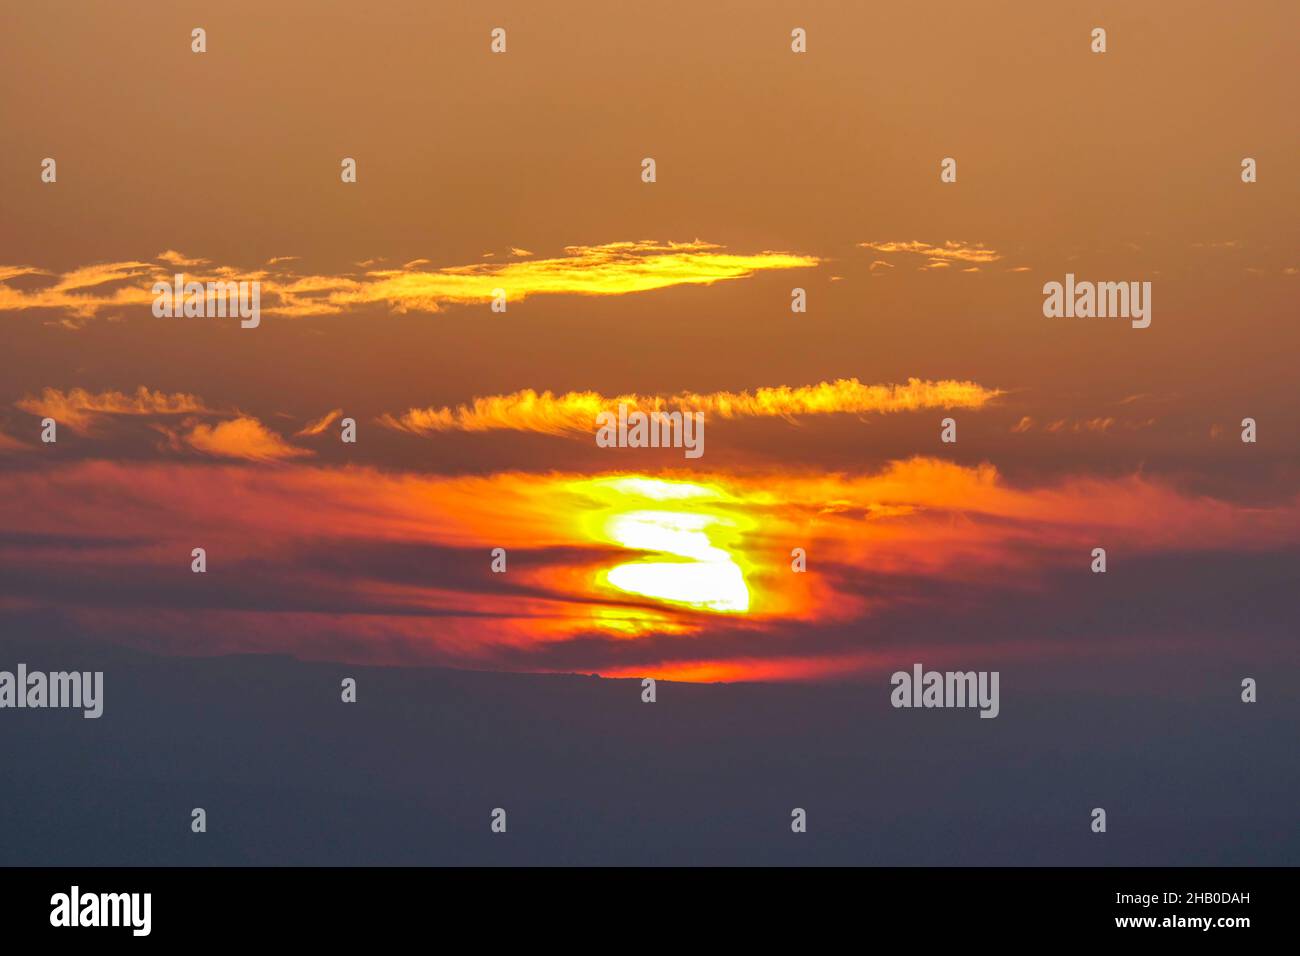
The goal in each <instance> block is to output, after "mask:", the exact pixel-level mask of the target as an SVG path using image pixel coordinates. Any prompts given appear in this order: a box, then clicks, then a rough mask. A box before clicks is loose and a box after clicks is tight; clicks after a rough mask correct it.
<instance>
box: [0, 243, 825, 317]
mask: <svg viewBox="0 0 1300 956" xmlns="http://www.w3.org/2000/svg"><path fill="white" fill-rule="evenodd" d="M513 251H514V252H517V253H519V254H524V253H525V252H526V251H525V250H513ZM529 255H531V254H529ZM294 261H296V257H293V256H276V257H272V258H271V259H270V260H268V262H267V268H265V269H259V270H252V271H246V270H241V269H238V268H236V267H234V266H215V265H212V264H211V263H210V262H209V261H208V260H206V259H201V258H194V257H189V256H186V255H184V254H183V253H180V252H177V251H175V250H170V249H169V250H167V251H165V252H162V253H160V254H159V255H158V257H157V261H155V262H139V261H123V262H107V263H96V264H93V265H88V266H82V267H78V268H75V269H72V270H70V271H69V272H66V273H52V272H48V271H45V270H41V269H37V268H34V267H31V266H0V311H11V312H22V311H27V310H34V309H35V310H39V309H49V310H55V311H59V312H62V313H65V314H66V315H69V316H71V317H73V318H75V319H78V320H83V321H84V320H86V319H91V318H95V317H98V316H101V315H104V314H105V313H107V312H110V311H112V310H117V309H123V308H133V309H134V308H145V307H151V306H152V304H153V302H154V299H155V296H154V293H153V291H152V287H153V284H154V283H155V282H164V283H167V284H169V285H170V284H171V283H172V281H173V279H174V277H175V275H176V274H178V273H179V274H181V275H182V276H184V280H185V281H187V282H189V281H193V282H200V283H207V282H216V281H222V282H231V281H234V282H245V281H247V282H259V283H260V284H261V311H262V313H263V314H266V315H279V316H291V317H306V316H321V315H337V314H339V313H342V312H344V311H346V310H347V309H349V308H354V307H359V306H368V305H386V306H387V307H388V308H389V309H391V310H392V311H394V312H411V311H414V312H431V313H432V312H441V311H443V310H444V309H445V308H446V307H447V306H450V305H467V304H472V303H478V304H483V303H488V302H490V301H492V300H493V298H494V297H495V296H496V295H498V290H501V291H502V292H504V294H505V296H506V299H507V301H509V302H521V301H524V300H526V299H528V298H529V297H531V296H535V295H593V296H602V295H627V294H631V293H636V292H651V291H655V290H658V289H666V288H670V287H673V286H683V285H711V284H713V283H715V282H724V281H727V280H734V279H744V278H748V277H750V276H753V275H755V274H756V273H759V272H765V271H770V270H779V269H803V268H811V267H813V266H816V265H817V264H818V263H819V261H820V260H819V259H818V258H817V257H815V256H807V255H797V254H794V253H788V252H770V251H763V252H757V253H752V254H738V253H731V252H726V251H724V248H723V247H722V246H719V245H717V244H715V243H709V242H703V241H700V240H695V241H692V242H656V241H652V240H642V241H637V242H611V243H605V244H603V245H582V246H567V247H566V248H565V250H564V255H563V256H558V257H554V258H549V259H535V258H530V259H527V260H518V261H511V262H478V263H472V264H468V265H455V266H444V267H442V268H436V269H429V268H425V267H426V266H428V265H429V264H430V263H429V261H428V260H426V259H416V260H412V261H411V262H408V263H407V264H406V265H404V266H403V267H402V268H400V269H370V270H368V271H365V272H363V273H360V274H340V275H312V274H300V273H297V272H295V271H293V268H292V265H291V264H292V263H293V262H294ZM18 279H22V280H24V281H23V282H22V286H31V285H35V286H37V287H35V288H24V287H20V286H19V285H16V284H15V280H18Z"/></svg>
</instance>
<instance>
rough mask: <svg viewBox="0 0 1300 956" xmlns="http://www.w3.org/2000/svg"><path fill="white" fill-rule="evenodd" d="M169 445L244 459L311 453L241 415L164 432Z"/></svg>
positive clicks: (277, 458)
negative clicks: (211, 423)
mask: <svg viewBox="0 0 1300 956" xmlns="http://www.w3.org/2000/svg"><path fill="white" fill-rule="evenodd" d="M165 433H166V434H167V435H168V437H169V438H170V439H171V440H172V442H173V445H182V446H186V447H189V448H192V449H193V450H194V451H197V452H200V453H201V454H204V455H211V456H213V457H216V458H241V459H244V460H246V461H260V462H270V461H286V460H288V459H292V458H302V457H306V456H309V455H311V454H312V452H310V451H308V450H307V449H305V448H298V447H295V446H294V445H290V444H289V443H288V442H286V441H285V440H284V439H283V438H281V437H280V436H279V435H278V434H276V433H275V432H273V431H271V430H270V429H269V428H267V427H266V426H265V425H263V424H262V423H261V422H260V421H258V420H257V419H256V418H251V417H249V416H241V417H239V418H233V419H230V420H229V421H224V422H218V423H217V424H216V425H205V424H202V423H199V424H195V425H192V426H191V427H190V428H189V430H188V431H183V432H181V431H169V432H165Z"/></svg>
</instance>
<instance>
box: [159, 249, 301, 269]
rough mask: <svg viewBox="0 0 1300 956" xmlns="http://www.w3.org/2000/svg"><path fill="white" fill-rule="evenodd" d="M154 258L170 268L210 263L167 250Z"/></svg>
mask: <svg viewBox="0 0 1300 956" xmlns="http://www.w3.org/2000/svg"><path fill="white" fill-rule="evenodd" d="M156 258H157V259H158V261H159V262H165V263H167V264H168V265H172V266H201V265H206V264H207V263H208V262H209V261H210V260H208V259H191V258H189V257H188V256H186V255H185V254H184V253H180V252H177V251H176V250H175V249H168V250H166V251H165V252H160V253H158V255H157V257H156ZM270 261H271V262H276V261H277V260H275V259H272V260H270Z"/></svg>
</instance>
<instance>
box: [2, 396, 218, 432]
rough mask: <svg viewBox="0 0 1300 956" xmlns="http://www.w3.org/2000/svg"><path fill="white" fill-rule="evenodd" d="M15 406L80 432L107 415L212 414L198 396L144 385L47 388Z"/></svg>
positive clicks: (91, 426)
mask: <svg viewBox="0 0 1300 956" xmlns="http://www.w3.org/2000/svg"><path fill="white" fill-rule="evenodd" d="M14 404H15V405H16V406H17V407H18V408H20V409H22V410H23V411H25V412H28V413H30V414H32V415H38V416H40V417H41V418H46V417H48V418H53V419H54V420H55V421H56V422H58V423H59V424H60V425H63V426H66V427H68V428H71V429H72V430H73V431H75V432H81V433H87V432H89V431H91V430H92V429H93V428H94V427H95V425H96V424H97V423H98V422H99V421H100V420H101V419H102V418H103V417H104V416H107V415H181V414H196V413H197V414H203V413H210V412H211V411H212V410H211V409H209V408H207V407H206V406H205V405H204V402H203V399H201V398H199V397H198V396H197V395H190V394H187V393H185V392H175V393H172V394H167V393H165V392H160V391H150V390H149V389H147V388H145V387H144V386H143V385H141V386H140V387H139V388H137V389H136V390H135V393H134V394H127V393H125V392H114V391H106V392H89V391H87V390H86V389H84V388H74V389H71V390H69V391H67V392H63V391H61V390H59V389H57V388H47V389H45V390H44V391H42V392H41V394H40V396H39V397H33V396H27V397H25V398H22V399H19V400H18V401H17V402H15V403H14Z"/></svg>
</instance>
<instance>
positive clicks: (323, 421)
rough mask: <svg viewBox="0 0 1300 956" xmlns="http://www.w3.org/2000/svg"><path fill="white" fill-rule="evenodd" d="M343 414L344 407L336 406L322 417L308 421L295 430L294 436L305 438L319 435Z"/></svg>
mask: <svg viewBox="0 0 1300 956" xmlns="http://www.w3.org/2000/svg"><path fill="white" fill-rule="evenodd" d="M342 414H343V409H341V408H336V409H334V410H333V411H329V412H326V413H325V414H324V415H322V416H321V417H320V418H317V419H316V420H315V421H311V422H308V423H307V424H306V425H304V426H303V427H302V428H301V429H299V430H298V431H296V432H294V437H295V438H305V437H307V436H309V435H319V434H320V433H321V432H323V431H324V430H325V429H327V428H329V427H330V425H332V424H334V422H335V421H336V420H337V419H338V418H339V417H340V416H341V415H342Z"/></svg>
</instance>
